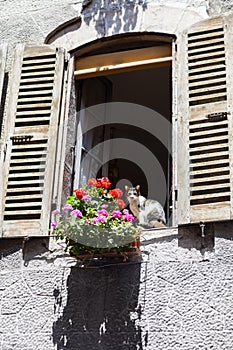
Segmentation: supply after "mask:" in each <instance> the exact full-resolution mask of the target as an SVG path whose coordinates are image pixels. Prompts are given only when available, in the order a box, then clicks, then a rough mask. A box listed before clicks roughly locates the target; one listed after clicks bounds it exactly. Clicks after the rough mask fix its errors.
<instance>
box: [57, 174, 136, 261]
mask: <svg viewBox="0 0 233 350" xmlns="http://www.w3.org/2000/svg"><path fill="white" fill-rule="evenodd" d="M110 186H111V183H110V181H109V179H108V178H107V177H103V178H101V179H95V178H91V179H89V180H88V183H87V185H86V186H84V187H82V188H78V189H75V190H74V191H73V195H72V196H69V197H68V198H67V201H66V204H65V206H64V207H63V208H62V210H61V211H60V210H58V209H56V210H54V211H53V220H52V222H51V226H52V228H53V234H54V235H55V236H56V239H57V240H58V239H65V241H66V251H69V252H70V253H71V254H74V255H79V254H80V253H81V252H83V251H84V252H88V253H93V254H96V253H99V254H101V253H105V252H109V251H117V252H119V251H120V252H121V251H124V250H127V249H128V248H130V247H132V242H135V241H136V240H137V239H138V237H139V235H140V230H139V228H137V227H135V226H134V225H133V221H134V219H135V218H134V216H133V215H132V214H130V213H129V211H128V210H127V209H125V203H124V201H123V199H122V198H121V197H122V195H123V193H122V191H121V190H120V189H119V188H115V189H112V190H111V189H109V188H110Z"/></svg>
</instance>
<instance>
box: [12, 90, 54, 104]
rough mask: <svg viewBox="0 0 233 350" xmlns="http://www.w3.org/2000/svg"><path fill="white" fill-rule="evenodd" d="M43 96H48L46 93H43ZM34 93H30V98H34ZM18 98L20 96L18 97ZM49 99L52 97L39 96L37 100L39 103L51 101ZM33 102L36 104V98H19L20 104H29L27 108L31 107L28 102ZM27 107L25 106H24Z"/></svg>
mask: <svg viewBox="0 0 233 350" xmlns="http://www.w3.org/2000/svg"><path fill="white" fill-rule="evenodd" d="M43 93H44V94H46V95H48V92H47V91H43ZM34 95H35V93H34V94H33V92H32V96H34ZM19 96H20V95H19ZM51 97H52V96H40V97H39V99H40V101H48V100H49V101H51ZM33 101H36V102H38V97H26V98H21V97H20V103H23V102H29V106H32V104H31V103H30V102H33ZM23 105H24V104H23ZM26 105H27V104H26Z"/></svg>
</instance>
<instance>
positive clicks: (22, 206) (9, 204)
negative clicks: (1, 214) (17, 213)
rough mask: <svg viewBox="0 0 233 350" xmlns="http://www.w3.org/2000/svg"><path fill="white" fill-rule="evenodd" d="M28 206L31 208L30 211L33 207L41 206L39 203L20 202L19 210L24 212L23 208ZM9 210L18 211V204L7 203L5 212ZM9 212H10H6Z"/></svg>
mask: <svg viewBox="0 0 233 350" xmlns="http://www.w3.org/2000/svg"><path fill="white" fill-rule="evenodd" d="M28 206H31V207H32V210H33V207H38V206H41V201H38V199H37V201H30V202H21V203H20V209H21V208H22V210H24V208H25V207H28ZM11 208H16V209H18V210H19V204H18V203H8V204H7V210H8V209H11ZM8 211H9V212H10V210H8Z"/></svg>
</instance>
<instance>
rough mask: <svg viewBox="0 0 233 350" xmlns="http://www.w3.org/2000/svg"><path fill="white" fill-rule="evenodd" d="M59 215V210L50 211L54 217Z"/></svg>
mask: <svg viewBox="0 0 233 350" xmlns="http://www.w3.org/2000/svg"><path fill="white" fill-rule="evenodd" d="M59 213H60V210H59V209H55V210H53V211H52V214H54V215H55V214H59Z"/></svg>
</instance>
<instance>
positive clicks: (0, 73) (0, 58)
mask: <svg viewBox="0 0 233 350" xmlns="http://www.w3.org/2000/svg"><path fill="white" fill-rule="evenodd" d="M6 58H7V44H2V45H0V106H1V108H3V107H4V106H2V102H3V101H2V97H3V95H2V94H3V84H4V77H5V67H6ZM0 138H1V126H0Z"/></svg>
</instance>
